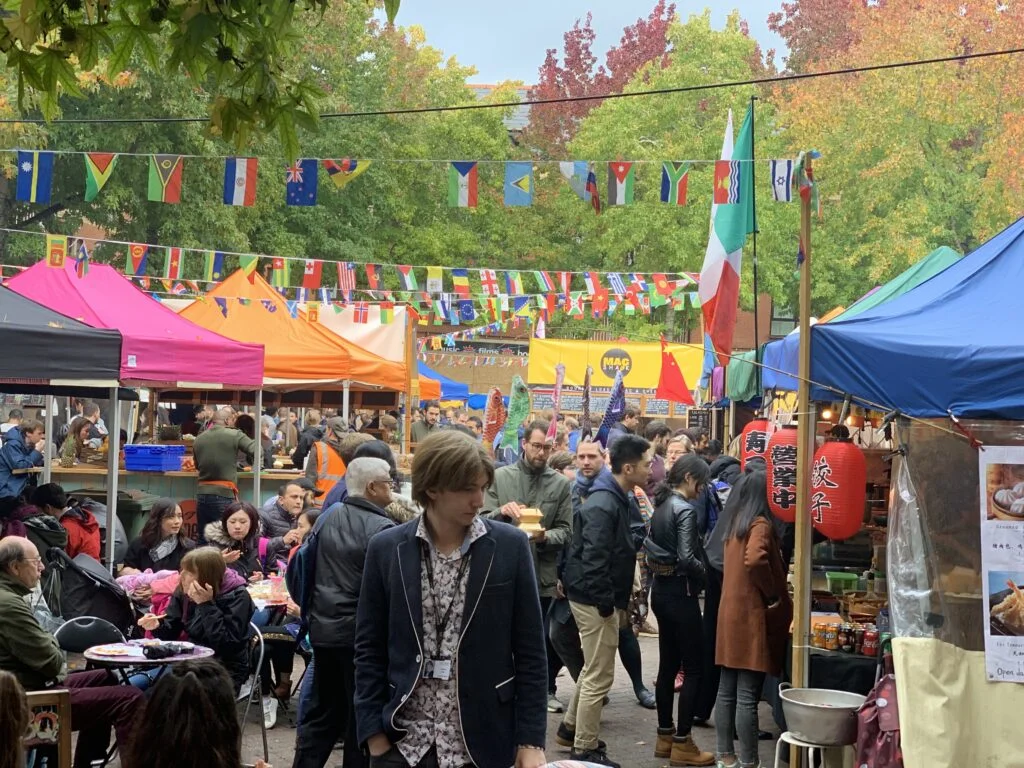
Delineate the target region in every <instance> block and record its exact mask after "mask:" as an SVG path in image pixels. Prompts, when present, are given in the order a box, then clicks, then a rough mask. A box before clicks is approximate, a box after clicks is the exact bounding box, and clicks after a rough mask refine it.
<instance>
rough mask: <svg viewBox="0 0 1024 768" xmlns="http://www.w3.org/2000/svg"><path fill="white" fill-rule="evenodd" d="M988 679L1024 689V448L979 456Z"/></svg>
mask: <svg viewBox="0 0 1024 768" xmlns="http://www.w3.org/2000/svg"><path fill="white" fill-rule="evenodd" d="M978 453H979V483H978V487H979V489H980V492H981V547H982V552H981V567H982V579H983V580H982V583H983V584H984V585H985V599H984V610H985V666H986V668H987V671H988V679H989V680H991V681H1000V682H1015V683H1024V447H1014V446H985V447H984V448H983V449H982V450H980V451H979V452H978Z"/></svg>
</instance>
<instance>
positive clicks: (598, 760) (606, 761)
mask: <svg viewBox="0 0 1024 768" xmlns="http://www.w3.org/2000/svg"><path fill="white" fill-rule="evenodd" d="M569 759H570V760H576V761H578V762H581V763H590V764H591V765H606V766H608V768H622V766H620V765H619V764H618V763H616V762H615V761H614V760H612V759H611V758H610V757H608V753H607V752H606V751H605V750H604V747H602V746H601V745H600V744H598V747H597V749H588V750H587V751H585V752H576V751H573V752H571V753H570V754H569Z"/></svg>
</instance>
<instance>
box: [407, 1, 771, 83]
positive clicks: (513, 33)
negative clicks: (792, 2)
mask: <svg viewBox="0 0 1024 768" xmlns="http://www.w3.org/2000/svg"><path fill="white" fill-rule="evenodd" d="M655 2H656V0H517V1H516V2H502V1H501V0H499V1H498V2H493V0H402V7H401V10H400V11H399V12H398V20H397V23H399V24H402V25H409V24H418V25H420V26H422V27H423V28H424V29H425V30H426V33H427V42H428V43H430V44H431V45H432V46H434V47H436V48H440V49H441V50H443V51H444V52H445V54H447V55H454V56H455V57H456V58H458V60H459V62H460V63H462V64H472V65H473V66H475V67H476V68H477V70H478V74H477V75H476V76H475V77H473V78H472V82H476V83H497V82H501V81H502V80H523V81H525V82H526V83H527V84H533V83H534V82H536V79H537V70H538V68H539V67H540V65H541V63H542V62H543V61H544V53H545V51H546V50H547V49H548V48H558V49H561V47H562V35H563V34H564V33H565V32H566V30H568V29H569V28H570V27H571V26H572V24H573V22H574V21H575V20H576V19H578V18H583V17H585V16H586V15H587V12H588V11H591V12H593V14H594V21H593V26H594V30H595V31H596V32H597V41H596V42H595V44H594V53H595V54H596V55H597V57H598V61H599V62H603V61H604V54H605V52H607V50H608V49H609V48H610V47H611V46H613V45H616V44H618V42H619V40H620V39H621V37H622V30H623V28H624V27H626V26H627V25H629V24H632V23H634V22H635V21H636V20H637V19H639V18H641V17H645V18H646V17H647V16H648V15H649V14H650V12H651V10H652V9H653V8H654V5H655ZM709 5H711V3H709V2H708V1H707V0H704V2H699V1H697V0H677V2H676V13H678V14H679V16H680V17H682V18H683V19H685V18H686V17H688V16H689V15H690V14H693V13H702V12H703V11H704V8H706V7H707V6H709ZM715 5H716V6H718V5H719V4H717V3H716V4H715ZM780 6H781V0H732V1H731V2H728V0H727V2H726V3H725V4H724V5H720V6H719V7H718V8H717V9H716V10H713V11H712V13H711V19H712V24H713V25H714V26H715V27H718V28H721V27H722V26H723V24H724V23H725V18H726V16H727V15H728V13H729V11H730V10H732V9H736V10H738V11H739V12H740V15H741V16H743V18H745V19H746V20H747V21H748V22H749V24H750V33H751V35H752V36H753V37H754V38H755V39H756V40H757V41H758V42H759V43H761V47H762V48H763V49H765V50H767V49H768V48H775V49H776V50H779V51H782V50H783V45H782V41H781V40H780V39H779V38H778V37H777V36H775V35H773V34H772V33H770V32H769V31H768V26H767V24H766V19H767V17H768V14H769V13H771V12H772V11H776V10H778V9H779V7H780Z"/></svg>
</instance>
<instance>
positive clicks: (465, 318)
mask: <svg viewBox="0 0 1024 768" xmlns="http://www.w3.org/2000/svg"><path fill="white" fill-rule="evenodd" d="M459 318H460V319H461V320H462V322H464V323H471V322H473V321H474V320H476V306H475V305H474V304H473V302H472V300H470V299H462V300H461V301H459Z"/></svg>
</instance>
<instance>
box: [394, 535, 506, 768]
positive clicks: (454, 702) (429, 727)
mask: <svg viewBox="0 0 1024 768" xmlns="http://www.w3.org/2000/svg"><path fill="white" fill-rule="evenodd" d="M486 534H487V527H486V526H485V525H484V524H483V522H482V521H481V520H480V519H479V518H477V519H476V520H474V521H473V524H472V525H471V526H470V527H469V531H468V532H467V533H466V538H465V540H464V541H463V542H462V546H461V547H459V548H458V549H456V550H455V551H454V552H452V553H451V554H450V555H442V554H441V553H440V552H438V551H437V549H436V548H435V547H434V543H433V542H432V541H431V540H430V534H428V533H427V527H426V525H425V523H424V522H423V518H422V517H420V521H419V525H418V526H417V528H416V538H418V539H421V540H422V541H424V542H426V545H427V549H428V550H429V552H430V562H431V565H432V568H433V572H434V586H433V588H431V586H430V579H429V578H428V573H429V571H428V568H427V567H426V565H425V564H424V565H423V567H421V568H420V589H421V590H422V593H423V653H424V659H437V658H444V659H451V663H452V673H451V675H450V676H449V678H448V679H447V680H436V679H433V678H426V677H422V678H420V680H419V681H418V682H417V683H416V686H415V687H414V688H413V690H412V693H410V694H409V698H408V699H406V701H405V703H404V704H403V705H402V706H401V708H400V709H399V710H398V712H396V713H395V724H396V725H397V726H398V727H399V728H402V729H404V730H407V731H408V735H406V736H405V738H403V739H402V740H401V741H399V742H398V750H399V751H400V752H401V753H402V757H404V758H405V760H406V762H407V763H409V765H416V764H418V763H419V762H420V760H422V759H423V757H424V756H425V755H426V754H427V753H428V752H429V751H430V749H431V748H432V747H435V746H436V748H437V764H438V768H462V766H465V765H473V758H471V757H470V755H469V749H468V748H467V747H466V741H465V739H464V738H463V735H462V723H461V720H460V714H459V701H458V699H459V686H458V657H457V653H458V646H459V635H460V633H461V632H462V617H463V615H464V614H465V611H466V582H467V581H468V580H469V566H468V564H467V565H466V566H465V568H464V570H463V574H462V578H461V579H458V575H459V566H460V564H461V563H462V560H463V558H465V557H468V555H469V547H470V545H471V544H472V543H473V542H474V541H476V540H477V539H479V538H480V537H481V536H485V535H486ZM449 605H451V614H450V615H449V617H448V623H447V624H445V628H444V637H442V638H441V639H440V647H438V638H437V628H438V625H439V623H441V622H443V619H444V615H445V613H446V612H447V611H448V607H449Z"/></svg>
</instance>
